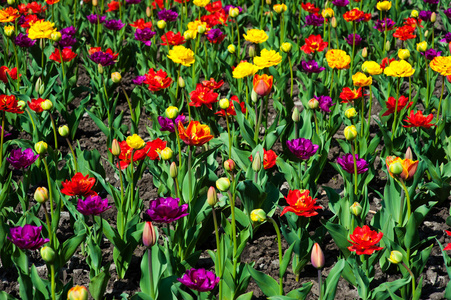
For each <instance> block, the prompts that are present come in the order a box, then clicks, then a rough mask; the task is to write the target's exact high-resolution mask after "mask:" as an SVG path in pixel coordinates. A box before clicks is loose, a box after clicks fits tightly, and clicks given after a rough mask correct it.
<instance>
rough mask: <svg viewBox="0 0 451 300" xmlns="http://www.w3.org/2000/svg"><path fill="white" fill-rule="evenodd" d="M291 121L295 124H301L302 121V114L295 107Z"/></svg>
mask: <svg viewBox="0 0 451 300" xmlns="http://www.w3.org/2000/svg"><path fill="white" fill-rule="evenodd" d="M291 119H292V120H293V122H296V123H297V122H299V121H300V120H301V114H300V113H299V109H298V108H297V107H295V108H294V109H293V114H292V115H291Z"/></svg>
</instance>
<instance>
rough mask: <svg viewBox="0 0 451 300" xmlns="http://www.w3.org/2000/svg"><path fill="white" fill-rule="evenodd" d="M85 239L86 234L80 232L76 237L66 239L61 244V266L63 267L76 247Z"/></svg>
mask: <svg viewBox="0 0 451 300" xmlns="http://www.w3.org/2000/svg"><path fill="white" fill-rule="evenodd" d="M85 238H86V233H85V232H81V233H79V234H78V235H76V236H74V237H72V238H70V239H68V240H67V241H65V242H64V243H63V250H62V253H61V254H62V257H64V261H63V262H61V263H62V264H61V265H65V264H66V262H68V261H69V259H70V258H71V257H72V256H73V255H74V253H75V251H76V250H77V248H78V246H79V245H80V244H81V242H83V241H84V240H85Z"/></svg>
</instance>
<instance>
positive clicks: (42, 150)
mask: <svg viewBox="0 0 451 300" xmlns="http://www.w3.org/2000/svg"><path fill="white" fill-rule="evenodd" d="M47 148H48V145H47V143H46V142H43V141H40V142H37V143H36V144H34V150H35V151H36V153H37V154H39V155H42V154H46V153H47Z"/></svg>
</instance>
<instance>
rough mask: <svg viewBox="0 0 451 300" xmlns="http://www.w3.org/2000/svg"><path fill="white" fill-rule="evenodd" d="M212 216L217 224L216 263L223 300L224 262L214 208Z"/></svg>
mask: <svg viewBox="0 0 451 300" xmlns="http://www.w3.org/2000/svg"><path fill="white" fill-rule="evenodd" d="M212 214H213V223H214V224H215V237H216V249H217V254H216V261H217V264H218V272H217V276H218V277H219V300H222V280H221V277H222V265H221V264H222V260H221V244H220V243H219V227H218V220H217V218H216V212H215V209H214V207H212Z"/></svg>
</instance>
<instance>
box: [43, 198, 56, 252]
mask: <svg viewBox="0 0 451 300" xmlns="http://www.w3.org/2000/svg"><path fill="white" fill-rule="evenodd" d="M42 208H43V210H44V215H45V221H46V223H47V227H48V232H49V243H50V245H52V241H53V230H52V225H51V224H50V217H49V213H48V212H47V207H45V202H44V203H42ZM51 247H52V246H51Z"/></svg>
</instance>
